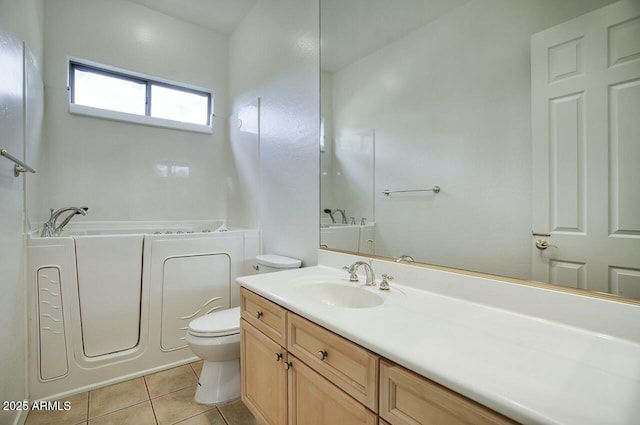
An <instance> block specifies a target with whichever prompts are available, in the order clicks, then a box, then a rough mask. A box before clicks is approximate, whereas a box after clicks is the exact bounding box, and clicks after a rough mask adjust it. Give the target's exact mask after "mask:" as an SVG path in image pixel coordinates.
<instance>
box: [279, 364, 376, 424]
mask: <svg viewBox="0 0 640 425" xmlns="http://www.w3.org/2000/svg"><path fill="white" fill-rule="evenodd" d="M289 362H290V364H291V368H290V369H289V425H299V424H300V425H302V424H304V425H334V424H349V425H358V424H362V425H376V424H377V423H378V416H377V415H376V414H375V413H373V412H371V411H370V410H369V409H367V408H366V407H364V406H363V405H362V404H360V403H358V402H357V401H356V400H354V399H353V398H351V397H350V396H348V395H347V394H346V393H345V392H344V391H342V390H340V389H339V388H338V387H336V386H335V385H333V384H332V383H331V382H329V381H327V380H326V379H324V378H323V377H322V376H320V375H319V374H318V373H316V372H315V371H314V370H313V369H311V368H309V367H308V366H306V365H305V364H304V363H302V362H301V361H300V360H298V359H296V358H295V357H293V356H289Z"/></svg>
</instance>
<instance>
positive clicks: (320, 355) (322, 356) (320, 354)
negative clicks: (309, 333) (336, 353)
mask: <svg viewBox="0 0 640 425" xmlns="http://www.w3.org/2000/svg"><path fill="white" fill-rule="evenodd" d="M328 355H329V354H328V353H327V352H326V351H325V350H320V351H318V358H319V359H320V360H324V359H326V358H327V356H328Z"/></svg>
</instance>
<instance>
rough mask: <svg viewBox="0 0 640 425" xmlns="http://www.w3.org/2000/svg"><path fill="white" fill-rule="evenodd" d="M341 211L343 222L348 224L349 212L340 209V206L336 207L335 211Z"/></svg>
mask: <svg viewBox="0 0 640 425" xmlns="http://www.w3.org/2000/svg"><path fill="white" fill-rule="evenodd" d="M337 212H339V213H340V214H342V224H347V213H345V212H344V210H342V209H340V208H336V209H335V210H333V213H334V214H335V213H337Z"/></svg>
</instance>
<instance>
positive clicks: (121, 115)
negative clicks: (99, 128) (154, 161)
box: [69, 103, 213, 134]
mask: <svg viewBox="0 0 640 425" xmlns="http://www.w3.org/2000/svg"><path fill="white" fill-rule="evenodd" d="M69 112H70V113H72V114H75V115H85V116H89V117H94V118H102V119H107V120H112V121H123V122H129V123H133V124H141V125H148V126H151V127H162V128H170V129H174V130H183V131H192V132H195V133H204V134H213V128H212V126H209V125H202V124H192V123H187V122H180V121H172V120H165V119H162V118H155V117H147V116H143V115H135V114H127V113H125V112H118V111H110V110H108V109H100V108H92V107H91V106H84V105H76V104H75V103H70V104H69Z"/></svg>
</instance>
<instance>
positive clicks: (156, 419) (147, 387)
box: [142, 375, 158, 425]
mask: <svg viewBox="0 0 640 425" xmlns="http://www.w3.org/2000/svg"><path fill="white" fill-rule="evenodd" d="M147 376H149V375H145V376H143V377H142V380H143V381H144V387H145V388H146V389H147V395H148V396H149V404H150V405H151V411H152V412H153V420H154V421H156V425H158V416H157V415H156V409H155V407H153V403H152V402H151V392H150V391H149V384H148V383H147Z"/></svg>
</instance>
